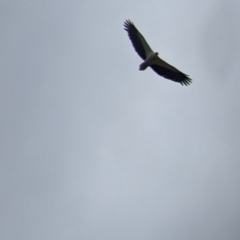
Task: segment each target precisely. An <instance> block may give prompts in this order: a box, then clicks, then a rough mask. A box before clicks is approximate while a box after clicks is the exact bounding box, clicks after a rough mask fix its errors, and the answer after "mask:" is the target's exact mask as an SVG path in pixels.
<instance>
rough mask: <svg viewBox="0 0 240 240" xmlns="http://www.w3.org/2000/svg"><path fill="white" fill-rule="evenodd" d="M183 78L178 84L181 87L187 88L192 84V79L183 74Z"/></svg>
mask: <svg viewBox="0 0 240 240" xmlns="http://www.w3.org/2000/svg"><path fill="white" fill-rule="evenodd" d="M184 75H185V76H184V77H185V78H184V79H183V80H182V81H181V82H180V83H181V84H182V85H185V86H188V85H190V84H191V83H192V79H191V78H189V76H188V75H186V74H184Z"/></svg>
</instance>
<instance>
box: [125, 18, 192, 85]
mask: <svg viewBox="0 0 240 240" xmlns="http://www.w3.org/2000/svg"><path fill="white" fill-rule="evenodd" d="M124 30H126V31H127V33H128V36H129V38H130V40H131V42H132V45H133V47H134V49H135V51H136V52H137V53H138V55H139V56H140V57H141V58H142V59H143V60H144V62H143V63H141V64H140V66H139V70H141V71H142V70H145V69H146V68H147V67H151V68H152V69H153V71H155V72H156V73H157V74H158V75H160V76H162V77H164V78H167V79H170V80H172V81H174V82H179V83H181V84H182V85H186V86H187V85H189V84H190V83H191V82H192V80H191V79H190V78H189V77H188V75H186V74H185V73H182V72H181V71H179V70H178V69H176V68H175V67H173V66H171V65H170V64H168V63H167V62H165V61H163V60H162V59H161V58H160V57H159V56H158V52H154V51H153V50H152V49H151V48H150V46H149V45H148V43H147V42H146V40H145V39H144V37H143V36H142V34H141V33H140V32H139V31H138V30H137V28H136V27H135V25H134V24H133V22H131V21H130V20H126V21H125V22H124Z"/></svg>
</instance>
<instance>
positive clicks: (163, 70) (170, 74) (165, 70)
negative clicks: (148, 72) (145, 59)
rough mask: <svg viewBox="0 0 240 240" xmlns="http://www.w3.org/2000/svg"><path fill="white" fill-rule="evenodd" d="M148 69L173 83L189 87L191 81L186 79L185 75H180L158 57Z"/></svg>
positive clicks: (180, 73)
mask: <svg viewBox="0 0 240 240" xmlns="http://www.w3.org/2000/svg"><path fill="white" fill-rule="evenodd" d="M150 67H151V68H152V69H153V71H155V72H156V73H157V74H159V75H161V76H162V77H164V78H167V79H170V80H172V81H174V82H179V83H181V84H182V85H186V86H187V85H189V84H190V83H191V82H192V79H190V78H189V77H188V75H186V74H185V73H182V72H181V71H179V70H178V69H176V68H175V67H173V66H171V65H170V64H168V63H167V62H165V61H163V60H162V59H160V58H159V57H158V58H157V59H156V60H154V62H153V63H151V64H150Z"/></svg>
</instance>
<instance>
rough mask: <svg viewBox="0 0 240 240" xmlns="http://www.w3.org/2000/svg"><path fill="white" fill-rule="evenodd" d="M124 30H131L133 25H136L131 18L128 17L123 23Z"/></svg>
mask: <svg viewBox="0 0 240 240" xmlns="http://www.w3.org/2000/svg"><path fill="white" fill-rule="evenodd" d="M123 26H124V30H126V31H129V29H130V27H131V26H134V23H133V22H132V21H131V20H130V19H126V20H125V21H124V23H123Z"/></svg>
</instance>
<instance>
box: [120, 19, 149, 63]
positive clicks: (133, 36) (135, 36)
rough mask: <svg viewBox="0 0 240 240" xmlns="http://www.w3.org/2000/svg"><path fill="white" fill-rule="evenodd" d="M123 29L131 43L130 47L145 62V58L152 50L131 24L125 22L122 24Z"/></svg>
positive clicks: (127, 21)
mask: <svg viewBox="0 0 240 240" xmlns="http://www.w3.org/2000/svg"><path fill="white" fill-rule="evenodd" d="M124 29H125V30H126V31H127V32H128V36H129V38H130V40H131V42H132V45H133V47H134V49H135V51H136V52H137V53H138V55H139V56H140V57H141V58H142V59H143V60H145V59H146V58H147V56H148V55H149V54H150V53H152V52H153V51H152V49H151V48H150V47H149V45H148V43H147V42H146V40H145V39H144V37H143V36H142V34H141V33H140V32H139V31H138V30H137V28H136V27H135V26H134V24H133V22H131V21H130V20H126V21H125V22H124Z"/></svg>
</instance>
